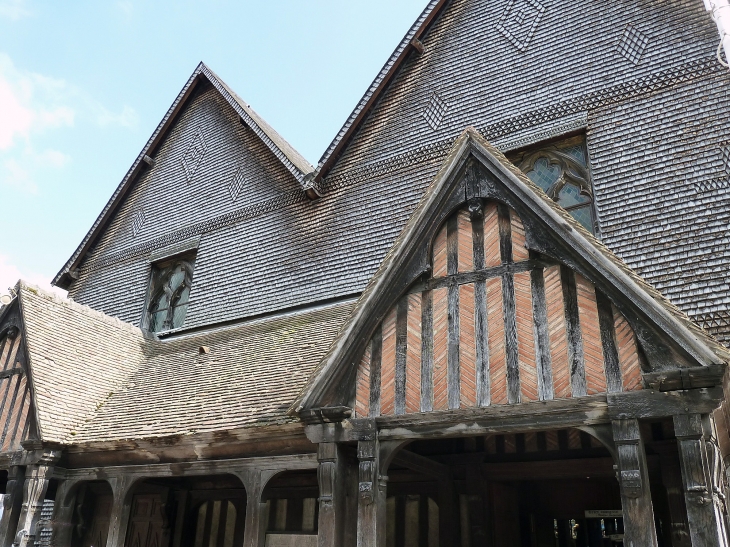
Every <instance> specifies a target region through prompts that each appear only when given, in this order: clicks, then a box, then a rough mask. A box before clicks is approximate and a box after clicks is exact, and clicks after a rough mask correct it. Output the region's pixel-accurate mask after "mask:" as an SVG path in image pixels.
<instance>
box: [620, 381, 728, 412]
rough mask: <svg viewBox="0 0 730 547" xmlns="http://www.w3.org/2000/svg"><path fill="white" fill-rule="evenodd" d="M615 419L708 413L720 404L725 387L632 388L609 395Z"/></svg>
mask: <svg viewBox="0 0 730 547" xmlns="http://www.w3.org/2000/svg"><path fill="white" fill-rule="evenodd" d="M606 400H607V401H608V411H609V415H610V417H611V419H612V420H618V419H624V418H664V417H667V416H674V415H676V414H686V413H687V412H695V413H698V414H706V413H709V412H712V411H713V410H715V409H716V408H718V407H719V406H720V404H721V403H722V400H723V391H722V388H721V387H713V388H709V389H689V390H686V391H654V390H642V391H630V392H627V393H609V394H608V395H607V396H606Z"/></svg>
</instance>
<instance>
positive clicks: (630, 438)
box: [613, 419, 657, 547]
mask: <svg viewBox="0 0 730 547" xmlns="http://www.w3.org/2000/svg"><path fill="white" fill-rule="evenodd" d="M613 437H614V441H615V442H616V452H617V459H618V462H617V463H618V480H619V484H620V487H621V504H622V506H623V512H624V545H625V547H657V536H656V526H655V525H654V507H653V506H652V502H651V490H650V488H649V473H648V471H647V468H646V451H645V450H644V442H643V441H642V439H641V429H640V427H639V421H638V420H636V419H628V420H614V421H613Z"/></svg>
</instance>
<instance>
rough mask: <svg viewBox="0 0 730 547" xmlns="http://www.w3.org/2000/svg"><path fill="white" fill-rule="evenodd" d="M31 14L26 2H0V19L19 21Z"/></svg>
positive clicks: (13, 0)
mask: <svg viewBox="0 0 730 547" xmlns="http://www.w3.org/2000/svg"><path fill="white" fill-rule="evenodd" d="M30 14H31V12H30V10H29V9H28V8H27V7H26V1H25V0H0V17H4V18H6V19H10V20H11V21H17V20H18V19H22V18H23V17H27V16H29V15H30Z"/></svg>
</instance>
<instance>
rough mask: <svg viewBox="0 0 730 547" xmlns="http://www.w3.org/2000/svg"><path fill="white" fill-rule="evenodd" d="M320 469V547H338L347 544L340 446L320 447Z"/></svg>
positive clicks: (343, 457)
mask: <svg viewBox="0 0 730 547" xmlns="http://www.w3.org/2000/svg"><path fill="white" fill-rule="evenodd" d="M317 459H318V461H319V469H318V470H317V480H318V484H319V526H318V530H319V539H318V545H319V547H339V546H340V545H343V544H344V538H345V522H346V518H347V516H346V514H345V511H346V505H345V480H344V477H345V474H346V469H345V455H344V453H343V448H342V447H341V446H340V445H338V444H337V443H321V444H320V445H319V448H318V451H317Z"/></svg>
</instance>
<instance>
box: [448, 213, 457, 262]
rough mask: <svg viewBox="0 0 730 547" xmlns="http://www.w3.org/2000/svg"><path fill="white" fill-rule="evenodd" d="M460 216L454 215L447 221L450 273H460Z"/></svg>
mask: <svg viewBox="0 0 730 547" xmlns="http://www.w3.org/2000/svg"><path fill="white" fill-rule="evenodd" d="M458 222H459V218H458V215H452V216H451V217H450V218H449V220H447V221H446V270H447V274H448V275H456V274H457V273H459V224H458Z"/></svg>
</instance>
